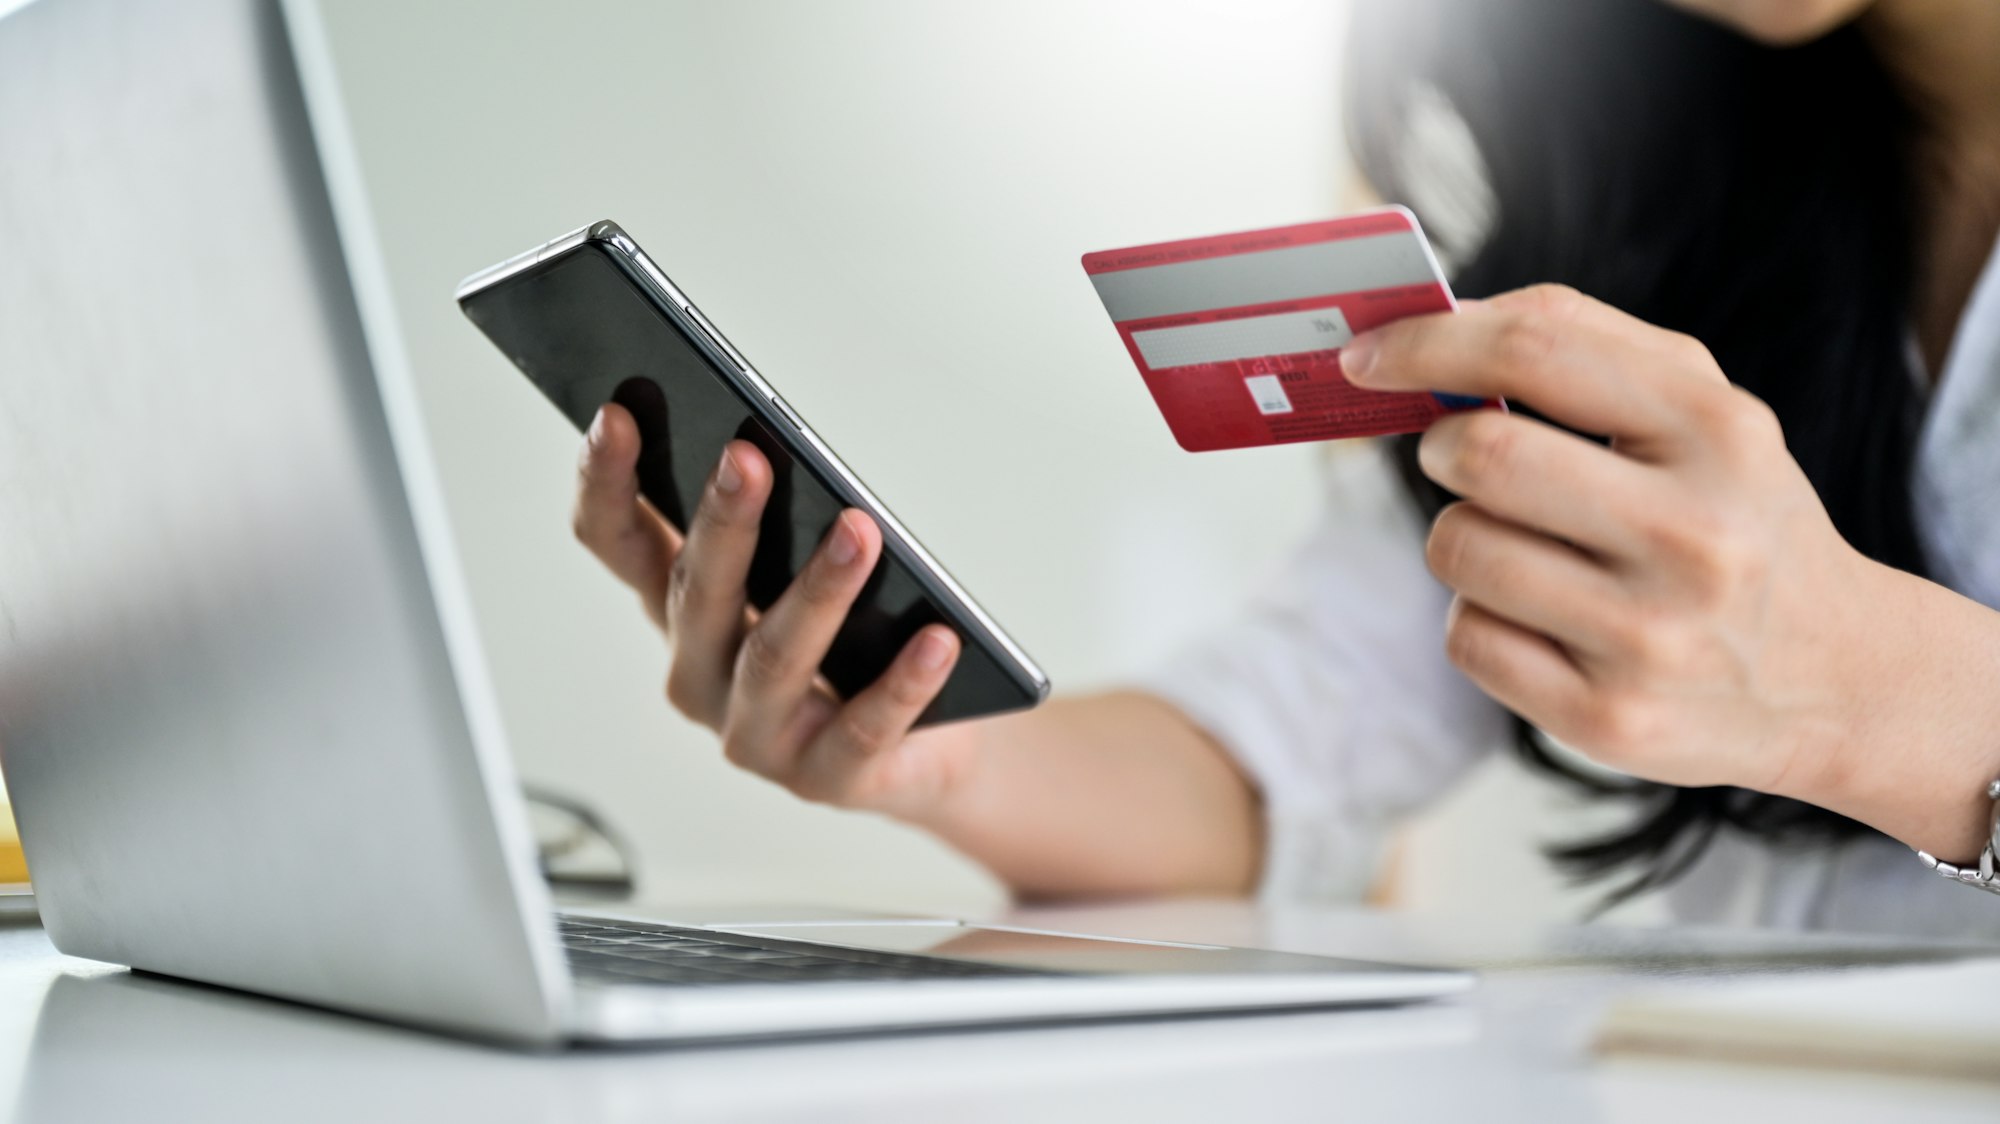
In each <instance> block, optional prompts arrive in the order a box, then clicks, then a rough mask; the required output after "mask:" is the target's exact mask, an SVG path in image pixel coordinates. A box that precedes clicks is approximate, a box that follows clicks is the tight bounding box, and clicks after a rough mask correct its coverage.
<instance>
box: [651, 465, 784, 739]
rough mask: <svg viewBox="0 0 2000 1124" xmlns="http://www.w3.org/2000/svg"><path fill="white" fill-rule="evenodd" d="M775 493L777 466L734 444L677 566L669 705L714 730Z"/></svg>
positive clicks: (669, 613) (671, 586)
mask: <svg viewBox="0 0 2000 1124" xmlns="http://www.w3.org/2000/svg"><path fill="white" fill-rule="evenodd" d="M770 493H771V465H770V462H769V461H767V460H765V459H764V455H763V454H762V453H760V452H758V451H757V447H756V446H755V445H752V444H751V443H749V442H748V441H731V442H730V443H729V444H727V445H725V446H723V449H722V456H721V457H720V458H719V459H718V460H717V461H716V465H715V469H714V471H712V472H710V473H709V477H708V483H707V484H706V485H704V486H703V488H702V494H701V502H700V503H699V504H696V505H695V512H694V518H693V520H691V521H690V523H689V526H688V534H687V542H686V544H685V545H684V546H682V548H681V553H680V557H679V558H678V559H676V560H675V563H674V568H673V575H672V578H671V580H670V581H669V583H668V589H667V599H666V621H667V634H668V635H669V636H671V637H673V641H674V662H673V666H672V668H671V669H670V670H669V671H668V672H667V699H668V701H670V702H672V703H673V704H674V706H676V707H677V708H679V709H680V710H681V711H682V712H684V713H686V714H688V715H690V716H691V717H693V718H694V719H695V720H697V721H701V722H708V723H711V724H713V723H714V722H717V721H719V720H720V718H721V711H722V707H723V706H724V704H726V703H727V702H728V699H729V680H730V671H731V665H732V664H733V663H734V662H735V660H736V653H737V649H738V648H739V647H740V646H741V644H742V640H743V630H744V621H743V602H744V596H745V592H744V586H745V584H746V583H747V582H748V581H749V578H750V559H751V557H752V556H753V555H755V554H756V553H757V530H758V523H759V520H761V519H762V517H763V514H764V505H765V503H766V502H767V501H768V500H769V498H770Z"/></svg>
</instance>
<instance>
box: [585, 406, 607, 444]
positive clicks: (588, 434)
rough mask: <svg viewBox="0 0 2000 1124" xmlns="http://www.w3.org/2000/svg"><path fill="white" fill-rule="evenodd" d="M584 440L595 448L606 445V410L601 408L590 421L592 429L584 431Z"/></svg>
mask: <svg viewBox="0 0 2000 1124" xmlns="http://www.w3.org/2000/svg"><path fill="white" fill-rule="evenodd" d="M583 439H584V440H585V441H587V442H589V443H590V444H591V445H592V446H593V447H595V446H598V445H602V444H604V410H603V409H602V408H601V407H600V408H599V409H598V411H597V413H596V414H595V415H594V416H592V418H591V419H590V428H589V429H587V430H585V431H584V434H583Z"/></svg>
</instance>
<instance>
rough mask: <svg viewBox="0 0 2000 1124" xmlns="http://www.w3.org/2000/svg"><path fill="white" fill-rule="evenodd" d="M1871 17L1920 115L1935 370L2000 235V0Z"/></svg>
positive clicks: (1923, 252)
mask: <svg viewBox="0 0 2000 1124" xmlns="http://www.w3.org/2000/svg"><path fill="white" fill-rule="evenodd" d="M1863 20H1864V22H1863V29H1864V31H1865V32H1866V34H1867V35H1868V38H1869V41H1870V42H1871V43H1872V44H1873V45H1874V47H1875V50H1876V51H1877V52H1878V54H1879V56H1880V57H1881V59H1882V62H1883V65H1884V66H1886V67H1887V68H1888V70H1889V73H1890V74H1891V75H1892V76H1893V77H1894V80H1895V81H1896V83H1897V84H1898V85H1899V86H1900V87H1901V88H1902V90H1903V94H1904V96H1905V97H1906V98H1908V99H1909V102H1910V107H1911V109H1912V110H1913V111H1914V112H1915V114H1916V115H1917V121H1916V125H1917V129H1918V136H1917V148H1916V150H1915V152H1914V153H1913V156H1914V157H1915V159H1916V161H1917V165H1916V173H1917V177H1918V188H1919V191H1920V192H1921V200H1920V206H1921V213H1920V215H1919V224H1920V226H1919V247H1920V250H1919V254H1920V257H1919V261H1918V280H1917V288H1916V292H1915V293H1914V294H1913V297H1914V300H1915V305H1914V307H1913V308H1912V310H1911V313H1912V325H1911V326H1912V328H1913V329H1914V330H1915V332H1916V340H1917V346H1918V350H1920V351H1921V352H1922V353H1923V356H1924V360H1925V366H1926V367H1927V368H1928V369H1929V372H1930V375H1931V377H1932V378H1933V379H1935V378H1938V377H1941V376H1942V375H1943V373H1944V370H1943V369H1944V363H1945V360H1946V356H1947V355H1948V354H1949V352H1950V349H1951V343H1952V340H1953V339H1954V338H1955V337H1956V336H1957V334H1958V322H1959V319H1960V318H1961V316H1962V315H1963V314H1964V311H1965V306H1966V303H1967V302H1968V301H1969V300H1970V298H1971V296H1972V291H1973V287H1974V286H1975V285H1976V284H1977V282H1978V279H1979V274H1980V270H1981V268H1982V267H1983V266H1984V265H1985V263H1986V260H1987V257H1988V255H1989V254H1990V253H1991V252H1992V247H1993V245H1994V240H1995V238H1996V237H2000V0H1879V2H1878V3H1877V4H1876V5H1875V7H1873V8H1871V9H1870V10H1869V12H1868V14H1867V15H1866V16H1865V17H1863Z"/></svg>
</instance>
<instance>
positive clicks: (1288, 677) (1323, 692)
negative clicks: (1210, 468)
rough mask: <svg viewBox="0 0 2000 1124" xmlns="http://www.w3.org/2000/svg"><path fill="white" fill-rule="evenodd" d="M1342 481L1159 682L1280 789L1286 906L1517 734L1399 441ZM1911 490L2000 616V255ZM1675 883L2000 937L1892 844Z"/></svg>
mask: <svg viewBox="0 0 2000 1124" xmlns="http://www.w3.org/2000/svg"><path fill="white" fill-rule="evenodd" d="M1328 478H1329V481H1328V495H1327V500H1326V504H1325V510H1324V514H1323V516H1322V517H1321V519H1320V521H1319V525H1318V526H1317V528H1316V529H1315V530H1314V531H1313V532H1312V534H1311V535H1310V536H1309V537H1308V538H1307V539H1306V541H1305V542H1304V543H1302V544H1301V545H1300V546H1299V548H1298V549H1297V550H1296V551H1295V553H1294V554H1293V555H1292V556H1291V558H1290V559H1289V560H1288V561H1287V563H1286V565H1285V566H1284V567H1283V569H1281V570H1280V571H1279V573H1278V574H1277V575H1275V576H1274V578H1273V579H1272V580H1271V581H1269V582H1268V583H1267V584H1266V585H1265V586H1264V588H1263V589H1262V590H1261V591H1260V592H1259V593H1258V594H1257V595H1256V596H1255V597H1254V598H1253V600H1252V601H1251V603H1250V605H1249V606H1248V607H1247V609H1246V611H1245V612H1243V613H1242V614H1241V615H1240V616H1239V617H1238V618H1236V619H1235V620H1234V621H1232V622H1231V623H1230V624H1228V625H1227V626H1225V627H1223V628H1222V629H1220V630H1218V631H1217V632H1215V633H1214V634H1212V635H1210V636H1208V637H1206V638H1204V639H1203V640H1201V641H1200V642H1198V643H1197V644H1196V645H1194V646H1193V647H1192V648H1190V649H1188V650H1186V651H1184V652H1182V653H1181V654H1180V655H1179V656H1178V657H1177V658H1176V659H1174V660H1172V661H1171V662H1169V663H1168V664H1167V665H1166V666H1164V667H1162V668H1160V669H1158V670H1157V671H1156V672H1155V673H1154V674H1153V675H1152V676H1150V677H1149V678H1148V679H1147V680H1146V682H1145V683H1144V684H1143V685H1144V686H1145V687H1146V688H1147V689H1148V690H1150V691H1152V692H1154V693H1156V694H1158V695H1160V696H1161V697H1163V698H1165V699H1167V700H1168V701H1169V702H1172V703H1173V704H1175V705H1176V706H1178V707H1179V708H1180V709H1181V710H1182V711H1183V712H1185V713H1186V714H1187V715H1188V716H1189V717H1190V718H1191V719H1192V720H1194V721H1195V722H1196V723H1197V724H1198V725H1200V726H1201V727H1203V728H1204V729H1206V730H1207V731H1209V732H1210V733H1211V734H1213V735H1214V736H1215V737H1216V738H1217V739H1218V740H1220V741H1221V742H1222V743H1223V745H1224V746H1226V747H1227V748H1228V749H1229V751H1230V752H1231V753H1232V754H1233V755H1234V756H1235V757H1236V759H1237V760H1238V761H1239V762H1240V763H1241V764H1242V766H1243V768H1244V770H1245V771H1246V772H1247V773H1248V774H1249V776H1250V777H1251V779H1252V780H1253V781H1254V782H1255V783H1256V785H1257V786H1258V788H1259V790H1260V791H1261V792H1262V794H1263V798H1264V807H1265V813H1266V819H1267V830H1268V839H1267V841H1266V843H1267V846H1266V850H1265V865H1264V874H1263V887H1262V890H1263V893H1264V894H1265V895H1266V896H1267V897H1272V898H1290V899H1310V900H1354V899H1356V898H1358V897H1359V896H1360V895H1361V893H1362V892H1363V891H1364V890H1365V888H1366V887H1367V885H1368V884H1369V882H1370V881H1371V880H1372V879H1373V878H1374V876H1375V874H1376V872H1377V870H1378V868H1379V866H1380V863H1381V860H1382V853H1383V848H1384V846H1385V844H1386V841H1387V839H1388V837H1389V834H1390V832H1391V830H1392V829H1393V828H1394V826H1395V825H1396V824H1397V822H1398V821H1400V820H1401V819H1403V818H1404V817H1406V816H1408V815H1409V814H1410V813H1412V812H1414V811H1417V810H1419V809H1421V808H1422V807H1423V806H1424V805H1425V804H1427V803H1428V802H1430V801H1431V800H1434V799H1436V798H1437V797H1439V796H1440V795H1442V794H1443V793H1444V792H1445V791H1446V790H1447V789H1449V788H1450V787H1451V785H1452V783H1453V782H1454V781H1455V780H1457V779H1458V778H1459V777H1460V776H1461V775H1462V774H1463V773H1465V772H1466V771H1467V770H1469V769H1470V768H1471V767H1472V766H1474V765H1475V764H1477V763H1478V762H1479V761H1480V760H1482V759H1483V758H1484V757H1485V756H1486V755H1487V754H1489V753H1492V752H1495V751H1496V750H1500V749H1502V748H1504V747H1505V746H1507V745H1508V744H1509V743H1510V742H1511V740H1512V737H1513V733H1512V723H1511V719H1510V718H1509V716H1508V714H1507V713H1506V711H1504V710H1503V709H1502V708H1501V707H1500V706H1499V705H1498V704H1497V703H1495V702H1493V701H1492V700H1491V699H1489V698H1487V697H1486V696H1485V695H1484V694H1483V693H1481V692H1480V691H1479V689H1478V688H1476V687H1474V686H1473V685H1472V683H1471V682H1470V681H1469V680H1467V679H1466V678H1465V677H1464V676H1463V675H1461V674H1460V673H1459V671H1458V670H1457V669H1456V668H1454V667H1452V666H1451V664H1450V663H1449V661H1447V660H1446V658H1445V655H1444V646H1443V635H1444V615H1445V609H1446V606H1447V605H1448V604H1449V603H1450V595H1449V593H1448V592H1447V591H1446V590H1445V588H1444V587H1443V586H1442V585H1440V584H1439V583H1438V582H1437V581H1436V580H1435V579H1434V578H1432V577H1431V576H1430V573H1429V571H1428V570H1427V569H1426V568H1425V565H1424V558H1423V540H1424V535H1425V527H1424V525H1423V522H1422V520H1421V519H1420V518H1419V516H1418V514H1417V511H1416V508H1415V506H1414V505H1413V504H1412V503H1411V502H1410V500H1409V498H1408V495H1407V494H1406V492H1405V491H1404V489H1403V488H1402V486H1401V484H1400V482H1399V481H1398V480H1397V478H1396V476H1395V472H1394V469H1393V467H1392V466H1391V464H1390V461H1389V458H1388V455H1387V446H1386V445H1384V444H1380V443H1378V444H1376V445H1374V446H1371V447H1367V448H1362V449H1355V450H1352V451H1342V452H1341V453H1339V454H1337V455H1336V456H1334V457H1333V458H1332V460H1331V461H1330V463H1329V466H1328ZM1912 487H1913V492H1914V511H1915V515H1916V520H1917V524H1918V531H1919V534H1920V536H1921V538H1922V540H1923V543H1924V546H1925V549H1926V553H1927V556H1928V559H1929V561H1930V563H1931V568H1932V573H1933V575H1934V576H1935V577H1936V578H1937V580H1939V581H1941V582H1943V583H1944V584H1946V585H1948V586H1950V587H1951V588H1953V589H1956V590H1958V591H1959V592H1960V593H1963V594H1965V595H1967V596H1969V597H1972V598H1974V599H1975V600H1978V601H1981V602H1983V603H1985V604H1986V605H1989V606H1992V607H1995V608H2000V246H1996V247H1995V251H1994V253H1993V255H1992V256H1991V257H1990V258H1989V260H1988V261H1987V264H1986V268H1985V270H1984V274H1983V276H1982V277H1981V280H1980V283H1979V286H1978V288H1977V289H1976V290H1975V292H1974V294H1973V297H1972V299H1971V301H1970V302H1969V303H1968V305H1967V307H1966V311H1965V313H1964V316H1963V320H1962V324H1961V327H1960V329H1959V332H1958V336H1957V338H1956V339H1955V340H1954V341H1953V345H1952V350H1951V355H1950V356H1949V359H1948V361H1947V363H1946V365H1945V369H1944V373H1943V378H1942V379H1941V380H1940V382H1939V383H1938V390H1937V393H1936V395H1935V396H1934V398H1933V400H1932V401H1931V403H1930V406H1929V415H1928V417H1927V419H1926V422H1925V425H1924V430H1923V433H1922V435H1921V438H1920V440H1919V446H1918V454H1917V460H1916V466H1915V471H1914V472H1913V474H1912ZM1994 682H1995V689H1996V690H2000V668H1996V669H1995V670H1994ZM1993 738H1994V753H1995V756H1996V758H2000V730H1995V731H1994V732H1993ZM1885 751H1890V752H1893V747H1885ZM1991 779H1992V778H1991V777H1983V776H1968V777H1966V778H1964V783H1965V785H1966V786H1967V788H1969V789H1972V788H1978V787H1983V786H1984V785H1985V783H1986V782H1987V781H1988V780H1991ZM1666 893H1667V898H1668V904H1669V907H1670V909H1671V911H1672V912H1673V913H1674V914H1675V915H1676V916H1677V917H1678V918H1679V919H1681V920H1685V921H1691V922H1710V923H1737V924H1760V925H1767V926H1778V927H1788V928H1834V929H1848V930H1877V931H1897V932H1904V933H1913V934H1914V933H1922V934H1929V935H1937V936H1965V937H1981V938H1994V937H2000V897H1995V896H1993V895H1990V894H1984V893H1981V892H1979V891H1978V890H1975V889H1972V888H1971V887H1967V886H1959V885H1954V884H1952V883H1951V882H1949V881H1948V880H1946V879H1943V878H1940V877H1938V876H1937V875H1935V874H1933V873H1931V872H1929V871H1927V870H1925V869H1923V867H1922V866H1920V865H1919V864H1918V862H1917V860H1916V858H1915V857H1914V856H1913V855H1912V854H1911V852H1910V851H1909V849H1908V848H1905V847H1903V846H1901V845H1899V844H1895V843H1893V842H1891V841H1888V840H1886V839H1883V838H1880V837H1875V836H1869V837H1864V838H1861V839H1858V840H1855V841H1853V842H1851V843H1848V844H1844V845H1841V846H1838V847H1833V848H1820V849H1817V850H1814V851H1798V850H1786V851H1777V850H1774V849H1772V848H1769V847H1767V846H1765V845H1763V844H1761V843H1759V842H1757V841H1755V840H1752V839H1749V838H1747V837H1744V836H1741V835H1739V834H1733V833H1731V832H1730V831H1728V830H1727V829H1725V830H1724V831H1723V832H1722V833H1721V834H1719V835H1718V837H1717V838H1716V840H1715V842H1714V844H1713V845H1712V846H1711V847H1710V848H1709V849H1708V851H1707V852H1706V853H1705V854H1704V856H1703V858H1702V859H1701V860H1700V861H1699V862H1697V863H1696V865H1695V866H1694V868H1693V869H1691V870H1690V871H1689V872H1688V873H1687V875H1686V876H1684V877H1683V878H1682V879H1681V880H1680V881H1678V882H1676V883H1674V884H1673V885H1672V886H1671V887H1670V888H1669V889H1668V890H1667V891H1666Z"/></svg>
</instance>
